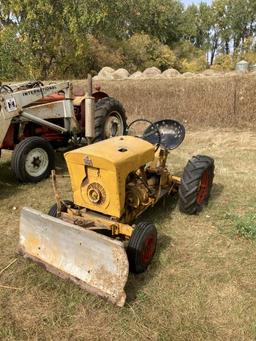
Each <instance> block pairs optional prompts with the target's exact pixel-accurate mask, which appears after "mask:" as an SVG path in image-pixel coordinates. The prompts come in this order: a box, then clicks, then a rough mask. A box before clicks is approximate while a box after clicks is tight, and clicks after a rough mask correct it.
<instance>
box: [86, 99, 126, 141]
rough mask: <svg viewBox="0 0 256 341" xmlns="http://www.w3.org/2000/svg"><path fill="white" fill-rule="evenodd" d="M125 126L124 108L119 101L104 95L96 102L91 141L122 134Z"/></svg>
mask: <svg viewBox="0 0 256 341" xmlns="http://www.w3.org/2000/svg"><path fill="white" fill-rule="evenodd" d="M126 126H127V124H126V115H125V110H124V108H123V106H122V104H121V103H120V102H119V101H117V100H116V99H114V98H112V97H104V98H102V99H100V100H99V101H98V102H97V103H96V106H95V138H94V141H93V142H98V141H101V140H105V139H108V138H110V137H114V136H121V135H124V134H125V131H126Z"/></svg>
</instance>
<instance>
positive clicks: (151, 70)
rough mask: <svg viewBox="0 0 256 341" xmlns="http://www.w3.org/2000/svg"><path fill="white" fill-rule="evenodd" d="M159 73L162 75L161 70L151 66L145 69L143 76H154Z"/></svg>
mask: <svg viewBox="0 0 256 341" xmlns="http://www.w3.org/2000/svg"><path fill="white" fill-rule="evenodd" d="M157 75H161V71H160V70H159V69H158V68H157V67H155V66H153V67H149V68H147V69H146V70H144V71H143V76H144V77H146V78H153V77H155V76H157Z"/></svg>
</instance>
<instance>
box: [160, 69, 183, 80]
mask: <svg viewBox="0 0 256 341" xmlns="http://www.w3.org/2000/svg"><path fill="white" fill-rule="evenodd" d="M162 76H163V77H165V78H172V77H177V76H180V73H179V71H178V70H175V69H167V70H165V71H164V72H163V73H162Z"/></svg>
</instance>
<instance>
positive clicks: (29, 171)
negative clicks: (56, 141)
mask: <svg viewBox="0 0 256 341" xmlns="http://www.w3.org/2000/svg"><path fill="white" fill-rule="evenodd" d="M54 168H55V153H54V150H53V148H52V146H51V145H50V144H49V142H47V141H46V140H45V139H43V138H42V137H38V136H32V137H28V138H26V139H25V140H22V141H21V142H20V143H19V144H17V145H16V147H15V149H14V151H13V154H12V160H11V169H12V171H13V173H14V174H15V176H16V178H17V179H18V180H19V181H21V182H24V183H26V182H39V181H41V180H43V179H45V178H47V177H48V176H49V175H50V172H51V170H52V169H54Z"/></svg>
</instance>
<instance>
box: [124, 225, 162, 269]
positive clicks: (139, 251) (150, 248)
mask: <svg viewBox="0 0 256 341" xmlns="http://www.w3.org/2000/svg"><path fill="white" fill-rule="evenodd" d="M156 244H157V230H156V227H155V225H154V224H151V223H147V222H140V223H138V224H137V225H136V226H135V228H134V230H133V233H132V235H131V238H130V239H129V243H128V247H127V249H126V252H127V256H128V261H129V267H130V271H131V272H133V273H141V272H144V271H146V269H147V267H148V265H149V264H150V263H151V260H152V258H153V256H154V254H155V251H156Z"/></svg>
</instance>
